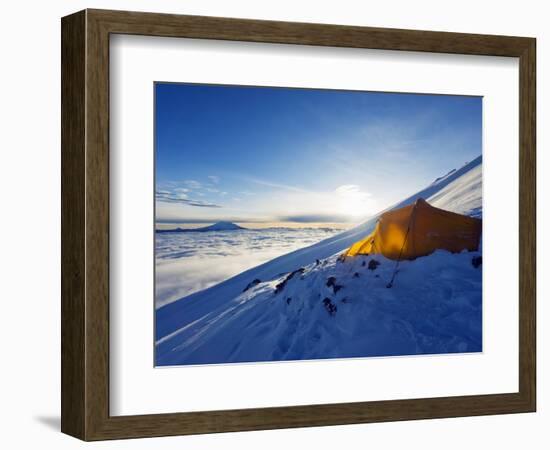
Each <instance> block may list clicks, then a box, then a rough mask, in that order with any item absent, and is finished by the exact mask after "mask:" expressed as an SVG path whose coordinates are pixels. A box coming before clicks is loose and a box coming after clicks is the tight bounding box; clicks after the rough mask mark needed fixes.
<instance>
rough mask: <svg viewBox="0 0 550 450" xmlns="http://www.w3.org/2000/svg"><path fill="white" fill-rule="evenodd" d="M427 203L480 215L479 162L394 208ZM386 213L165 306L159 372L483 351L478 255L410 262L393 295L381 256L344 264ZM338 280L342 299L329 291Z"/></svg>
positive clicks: (389, 267)
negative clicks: (344, 256) (343, 255)
mask: <svg viewBox="0 0 550 450" xmlns="http://www.w3.org/2000/svg"><path fill="white" fill-rule="evenodd" d="M420 197H422V198H424V199H426V200H427V201H428V202H429V203H430V204H432V205H434V206H437V207H439V208H444V209H447V210H450V211H455V212H458V213H461V214H470V215H474V216H478V217H479V216H480V215H481V211H482V204H481V157H478V158H476V159H475V160H473V161H472V162H470V163H469V164H467V165H465V166H464V167H462V168H460V169H458V170H456V171H454V172H450V173H449V174H447V175H446V176H445V177H442V178H441V179H439V180H436V181H435V182H434V183H432V184H431V185H430V186H428V187H427V188H426V189H424V190H422V191H420V192H418V193H416V194H415V195H413V196H411V197H408V198H407V199H405V200H403V201H402V202H400V203H398V204H396V205H394V206H393V207H392V208H399V207H402V206H405V205H407V204H409V203H411V202H414V201H415V200H416V199H417V198H420ZM382 212H383V211H382ZM382 212H381V213H382ZM378 215H379V214H378ZM378 215H376V216H374V217H373V218H371V219H370V220H368V221H366V222H365V223H363V224H361V225H359V226H358V227H355V228H353V229H351V230H348V231H346V232H343V233H339V234H337V235H336V236H333V237H331V238H329V239H326V240H323V241H321V242H319V243H317V244H315V245H312V246H310V247H306V248H303V249H300V250H297V251H295V252H292V253H289V254H286V255H284V256H281V257H278V258H275V259H273V260H271V261H269V262H267V263H265V264H262V265H260V266H258V267H255V268H253V269H250V270H247V271H246V272H243V273H241V274H239V275H237V276H235V277H233V278H231V279H229V280H226V281H224V282H222V283H220V284H218V285H216V286H213V287H211V288H209V289H206V290H204V291H200V292H197V293H195V294H193V295H190V296H188V297H185V298H183V299H180V300H178V301H175V302H173V303H170V304H168V305H166V306H164V307H161V308H159V309H158V310H157V311H156V333H157V334H156V340H157V342H156V363H157V365H176V364H203V363H222V362H242V361H264V360H287V359H310V358H327V357H344V356H375V355H395V354H418V353H441V352H463V351H480V350H481V268H476V267H474V266H473V265H472V257H473V256H476V255H473V254H472V253H464V254H460V255H452V254H449V253H447V252H436V253H434V254H433V255H430V256H427V257H424V258H418V259H417V260H415V261H411V262H402V263H401V265H400V270H399V273H398V275H397V280H396V282H395V284H394V287H393V288H391V289H387V288H386V284H387V283H388V281H389V279H390V277H391V273H392V272H393V269H394V265H395V263H394V262H392V261H389V260H385V259H384V258H383V257H376V258H374V259H376V260H377V261H378V262H379V263H380V265H379V266H378V267H376V269H375V270H369V269H368V264H369V262H370V258H369V259H368V260H364V258H357V259H356V260H354V261H353V262H348V261H346V262H345V263H340V262H338V260H337V255H338V254H339V253H340V252H342V251H343V250H344V249H346V248H347V247H349V246H350V245H351V244H352V243H353V242H355V241H357V240H358V239H360V238H362V237H364V236H365V235H366V234H368V233H370V232H371V231H372V229H373V228H374V225H375V223H376V219H377V217H378ZM361 259H363V260H361ZM363 262H364V263H365V265H363ZM357 264H359V266H357ZM296 270H300V272H297V273H294V271H296ZM292 273H294V275H293V276H292V277H291V278H290V279H288V280H287V281H286V282H284V280H285V279H287V277H289V274H292ZM356 273H357V275H355V274H356ZM331 277H333V278H334V279H335V281H334V283H336V285H338V286H341V287H340V288H339V289H337V292H335V288H334V286H327V283H330V282H329V279H331ZM283 282H284V283H283ZM281 283H283V288H282V290H281V289H280V288H277V285H280V284H281ZM247 287H248V289H247V290H246V291H244V292H243V290H245V289H246V288H247ZM327 299H328V300H327Z"/></svg>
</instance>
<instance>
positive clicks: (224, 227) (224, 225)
mask: <svg viewBox="0 0 550 450" xmlns="http://www.w3.org/2000/svg"><path fill="white" fill-rule="evenodd" d="M234 230H246V228H244V227H240V226H239V225H237V224H235V223H233V222H225V221H220V222H216V223H214V224H212V225H208V226H207V227H201V228H176V229H174V230H157V233H181V232H206V231H234Z"/></svg>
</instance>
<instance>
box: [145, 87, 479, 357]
mask: <svg viewBox="0 0 550 450" xmlns="http://www.w3.org/2000/svg"><path fill="white" fill-rule="evenodd" d="M154 96H155V110H154V114H155V143H154V147H155V305H154V307H155V342H154V346H155V366H156V367H160V366H185V365H205V364H231V363H260V362H276V361H299V360H321V359H322V360H325V359H329V358H337V359H338V358H339V359H341V358H366V357H389V356H412V355H434V354H452V353H475V352H482V351H483V345H482V343H483V339H482V338H483V333H482V309H483V308H482V103H483V101H482V100H483V99H482V97H477V96H460V95H435V94H426V93H391V92H370V91H349V90H331V89H312V88H284V87H261V86H232V85H207V84H188V83H172V82H156V83H155V86H154Z"/></svg>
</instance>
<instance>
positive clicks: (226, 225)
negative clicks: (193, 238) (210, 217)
mask: <svg viewBox="0 0 550 450" xmlns="http://www.w3.org/2000/svg"><path fill="white" fill-rule="evenodd" d="M199 230H200V231H230V230H245V228H243V227H240V226H239V225H237V224H236V223H233V222H228V221H224V220H221V221H219V222H216V223H215V224H213V225H209V226H207V227H203V228H198V229H196V230H195V231H199Z"/></svg>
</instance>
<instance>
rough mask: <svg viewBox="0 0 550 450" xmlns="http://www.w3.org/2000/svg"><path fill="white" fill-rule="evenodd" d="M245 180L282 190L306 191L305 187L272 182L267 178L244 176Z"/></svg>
mask: <svg viewBox="0 0 550 450" xmlns="http://www.w3.org/2000/svg"><path fill="white" fill-rule="evenodd" d="M245 180H246V181H249V182H251V183H254V184H258V185H260V186H266V187H271V188H275V189H282V190H285V191H292V192H308V191H307V190H306V189H302V188H299V187H296V186H291V185H288V184H281V183H275V182H272V181H269V180H261V179H259V178H249V177H246V178H245Z"/></svg>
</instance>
